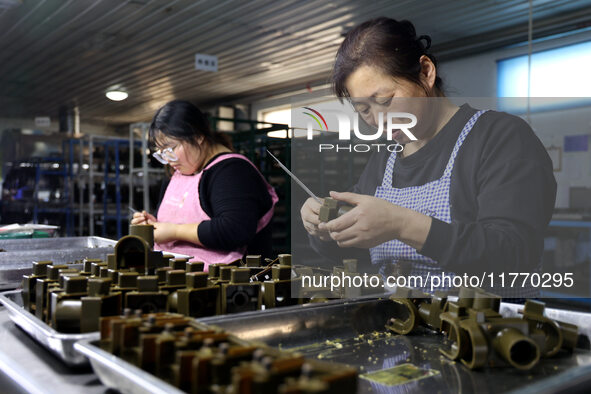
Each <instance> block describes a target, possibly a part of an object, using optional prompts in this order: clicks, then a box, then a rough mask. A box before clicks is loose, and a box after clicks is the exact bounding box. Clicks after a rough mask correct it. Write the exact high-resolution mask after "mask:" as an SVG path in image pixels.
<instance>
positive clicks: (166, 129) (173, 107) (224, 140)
mask: <svg viewBox="0 0 591 394" xmlns="http://www.w3.org/2000/svg"><path fill="white" fill-rule="evenodd" d="M159 133H162V134H164V135H166V136H168V137H170V138H174V139H176V140H179V141H185V142H187V143H189V144H192V145H194V146H197V138H199V137H204V141H206V143H207V144H208V145H209V146H213V145H214V144H222V145H224V146H225V147H227V148H229V149H232V143H231V141H230V138H229V137H228V136H226V135H225V134H222V133H219V132H215V131H211V128H210V127H209V122H208V119H207V117H206V116H205V115H204V114H203V112H201V111H200V110H199V108H197V107H196V106H194V105H193V104H191V103H190V102H188V101H183V100H174V101H170V102H168V103H166V104H165V105H164V106H163V107H161V108H160V109H159V110H158V111H156V114H155V115H154V118H153V119H152V123H151V124H150V132H149V140H150V144H151V145H155V143H156V138H157V137H158V134H159Z"/></svg>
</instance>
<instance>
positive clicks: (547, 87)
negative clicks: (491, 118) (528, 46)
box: [497, 42, 591, 113]
mask: <svg viewBox="0 0 591 394" xmlns="http://www.w3.org/2000/svg"><path fill="white" fill-rule="evenodd" d="M527 69H528V60H527V55H525V56H519V57H514V58H510V59H504V60H499V61H498V62H497V75H498V79H497V81H498V82H497V96H498V97H516V98H517V99H509V100H506V99H503V100H500V101H499V107H501V109H502V110H505V111H509V112H514V113H523V112H525V111H526V108H527V100H526V98H527V96H528V70H527ZM590 69H591V42H584V43H580V44H574V45H569V46H565V47H562V48H556V49H551V50H547V51H542V52H537V53H534V54H532V57H531V79H530V84H531V86H530V97H532V98H535V99H533V100H530V109H531V110H533V111H541V110H548V109H557V108H564V107H574V106H583V105H591V73H589V72H588V70H590Z"/></svg>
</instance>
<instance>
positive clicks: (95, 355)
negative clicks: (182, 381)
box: [74, 339, 183, 394]
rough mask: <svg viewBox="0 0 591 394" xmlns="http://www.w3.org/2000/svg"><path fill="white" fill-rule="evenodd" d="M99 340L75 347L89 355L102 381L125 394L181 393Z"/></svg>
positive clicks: (84, 342)
mask: <svg viewBox="0 0 591 394" xmlns="http://www.w3.org/2000/svg"><path fill="white" fill-rule="evenodd" d="M98 342H99V341H98V340H89V339H86V340H82V341H79V342H76V343H75V344H74V348H75V349H76V350H77V351H78V352H80V354H83V355H84V356H86V357H88V359H89V360H90V364H91V365H92V369H93V370H94V372H95V373H96V374H97V375H98V377H99V379H100V380H101V382H102V383H103V384H104V385H105V386H107V387H109V388H112V389H116V390H117V391H119V392H121V393H124V394H180V393H183V391H180V390H179V389H177V388H176V387H174V386H171V385H170V384H168V383H166V382H165V381H163V380H161V379H158V378H157V377H155V376H154V375H152V374H150V373H148V372H146V371H143V370H142V369H140V368H138V367H136V366H134V365H132V364H129V363H127V362H125V361H123V360H122V359H120V358H119V357H116V356H113V355H112V354H111V353H109V352H106V351H104V350H103V349H101V348H100V347H99V343H98Z"/></svg>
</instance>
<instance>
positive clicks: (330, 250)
mask: <svg viewBox="0 0 591 394" xmlns="http://www.w3.org/2000/svg"><path fill="white" fill-rule="evenodd" d="M475 112H476V110H475V109H473V108H471V107H470V106H468V105H463V106H462V107H460V109H459V110H458V111H457V112H456V114H455V115H454V116H453V117H452V118H451V119H450V121H449V122H448V123H447V124H446V125H445V126H444V127H443V128H442V129H441V131H440V132H439V133H438V134H437V135H436V136H435V137H434V138H433V139H432V140H431V141H429V142H428V143H427V144H426V145H425V146H424V147H422V148H421V149H419V150H418V151H417V152H415V153H414V154H412V155H411V156H408V157H406V158H401V157H399V158H398V159H397V160H396V163H395V165H394V173H393V174H394V175H393V180H392V182H393V185H392V186H393V187H396V188H404V187H410V186H418V185H423V184H425V183H428V182H431V181H433V180H436V179H438V178H440V177H441V176H442V174H443V171H444V169H445V165H446V164H447V161H448V159H449V157H450V154H451V151H452V149H453V146H454V144H455V142H456V140H457V138H458V136H459V134H460V132H461V130H462V128H463V126H464V125H465V124H466V122H467V121H468V119H469V118H470V117H471V116H472V115H473V114H474V113H475ZM388 156H389V152H386V153H374V154H373V155H372V156H371V157H370V159H369V161H368V163H367V166H366V168H365V169H364V172H363V174H362V175H361V177H360V179H359V181H358V183H357V184H356V185H355V186H354V187H353V188H352V190H351V191H352V192H355V193H360V194H368V195H374V193H375V190H376V187H377V186H379V185H381V183H382V178H383V174H384V170H385V168H386V162H387V160H388ZM555 198H556V181H555V179H554V174H553V170H552V162H551V160H550V158H549V156H548V154H547V152H546V150H545V149H544V146H543V145H542V144H541V142H540V140H539V139H538V138H537V137H536V135H535V134H534V133H533V131H532V130H531V128H530V127H529V126H528V125H527V123H526V122H525V121H523V120H522V119H521V118H518V117H516V116H512V115H508V114H506V113H501V112H496V111H488V112H486V113H485V114H483V115H482V116H481V117H480V119H479V120H478V121H477V122H476V124H475V125H474V128H473V129H472V131H471V132H470V134H469V135H468V136H467V137H466V139H465V141H464V143H463V145H462V147H461V149H460V150H459V152H458V155H457V157H456V160H455V165H454V168H453V171H452V175H451V185H450V205H451V206H450V209H451V217H452V222H451V223H445V222H443V221H440V220H438V219H433V222H432V224H431V228H430V231H429V234H428V236H427V240H426V242H425V244H424V246H423V248H422V249H421V250H419V251H418V252H419V253H421V254H422V255H424V256H427V257H430V258H432V259H434V260H436V261H437V262H438V263H439V264H440V266H441V267H442V269H444V270H447V271H455V272H482V270H483V269H489V270H490V269H494V270H495V271H501V270H507V269H509V268H510V270H511V271H512V272H531V271H532V269H534V268H535V267H536V266H537V265H538V264H539V262H540V259H541V253H542V251H543V237H544V232H545V230H546V227H547V225H548V222H549V221H550V218H551V216H552V211H553V208H554V203H555ZM312 245H313V247H314V248H315V249H316V250H318V251H319V252H321V253H322V254H323V255H325V256H330V257H331V258H332V259H333V260H335V261H338V260H340V259H342V258H343V256H351V249H340V248H338V247H336V244H334V243H331V242H321V241H319V240H318V239H313V240H312ZM365 252H367V251H365ZM365 256H366V257H367V254H366V255H365Z"/></svg>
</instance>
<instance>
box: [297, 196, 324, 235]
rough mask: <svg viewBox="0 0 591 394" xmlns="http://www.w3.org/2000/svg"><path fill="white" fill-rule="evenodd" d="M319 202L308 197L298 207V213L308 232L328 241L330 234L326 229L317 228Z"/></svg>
mask: <svg viewBox="0 0 591 394" xmlns="http://www.w3.org/2000/svg"><path fill="white" fill-rule="evenodd" d="M321 206H322V204H321V203H319V202H318V201H316V200H315V199H313V198H312V197H310V198H308V199H307V200H306V202H305V203H304V205H302V209H300V215H301V216H302V223H303V224H304V228H305V229H306V231H307V232H308V234H310V235H312V236H314V237H318V238H320V239H321V240H322V241H330V240H331V238H330V235H329V234H328V231H321V230H319V229H318V225H319V224H320V221H319V220H318V213H319V212H320V207H321Z"/></svg>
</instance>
